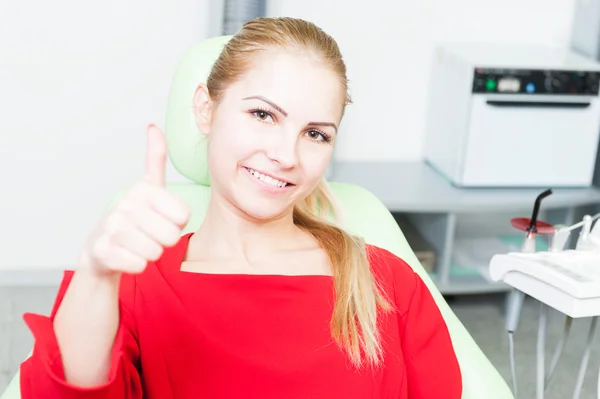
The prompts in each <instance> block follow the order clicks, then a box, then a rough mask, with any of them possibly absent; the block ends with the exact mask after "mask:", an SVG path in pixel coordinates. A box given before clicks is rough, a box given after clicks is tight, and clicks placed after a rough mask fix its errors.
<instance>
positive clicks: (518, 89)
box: [472, 68, 600, 96]
mask: <svg viewBox="0 0 600 399" xmlns="http://www.w3.org/2000/svg"><path fill="white" fill-rule="evenodd" d="M599 87H600V72H596V71H566V70H531V69H496V68H475V72H474V76H473V90H472V92H473V93H496V94H504V93H505V94H546V95H548V94H555V95H585V96H597V95H598V89H599Z"/></svg>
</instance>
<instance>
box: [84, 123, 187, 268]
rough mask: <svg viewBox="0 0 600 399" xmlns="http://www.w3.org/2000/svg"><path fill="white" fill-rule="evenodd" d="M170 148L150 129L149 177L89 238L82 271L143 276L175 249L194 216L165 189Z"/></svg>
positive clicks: (160, 133)
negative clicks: (166, 250)
mask: <svg viewBox="0 0 600 399" xmlns="http://www.w3.org/2000/svg"><path fill="white" fill-rule="evenodd" d="M166 164H167V145H166V139H165V136H164V134H163V133H162V132H161V131H160V129H158V128H157V127H156V126H154V125H151V126H150V127H149V128H148V145H147V155H146V173H145V175H144V177H143V178H142V179H141V180H140V181H138V182H137V183H135V184H134V185H133V187H132V188H131V189H130V190H129V191H128V192H127V193H126V194H125V196H124V198H123V199H122V200H121V201H120V202H119V203H118V204H117V205H116V206H115V207H114V208H113V209H112V210H111V211H110V212H109V213H108V214H107V215H106V217H105V218H104V219H103V220H102V221H101V222H100V224H99V225H98V227H97V228H96V229H95V231H94V232H93V233H92V235H91V236H90V238H89V239H88V240H87V243H86V244H85V246H84V248H83V251H82V253H81V261H80V268H85V269H87V270H88V271H92V272H94V274H98V275H114V274H119V273H141V272H142V271H144V269H145V268H146V266H147V264H148V262H149V261H155V260H157V259H158V258H160V256H161V255H162V253H163V250H164V248H165V247H169V246H173V245H175V244H176V243H177V242H178V240H179V239H180V237H181V234H182V229H183V228H184V227H185V225H186V224H187V222H188V220H189V217H190V210H189V207H188V206H187V205H186V204H185V203H184V202H183V201H182V200H181V199H180V198H178V197H176V196H175V195H174V194H172V193H170V192H169V191H167V189H166V188H165V174H166Z"/></svg>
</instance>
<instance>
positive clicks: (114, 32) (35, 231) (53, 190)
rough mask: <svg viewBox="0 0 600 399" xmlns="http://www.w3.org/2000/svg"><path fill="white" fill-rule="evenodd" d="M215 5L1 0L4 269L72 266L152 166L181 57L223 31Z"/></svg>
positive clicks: (200, 0) (0, 241)
mask: <svg viewBox="0 0 600 399" xmlns="http://www.w3.org/2000/svg"><path fill="white" fill-rule="evenodd" d="M208 4H209V0H169V1H162V0H111V1H101V2H89V1H79V0H53V1H32V0H29V1H24V0H19V1H17V0H8V1H0V42H1V44H0V274H2V269H6V268H9V267H16V268H22V267H42V266H48V267H59V268H60V267H72V266H73V265H74V261H75V258H76V256H77V251H78V249H79V247H80V246H81V244H82V242H83V240H84V239H85V235H86V234H87V233H88V232H89V231H90V230H91V228H92V227H93V226H94V224H95V223H96V222H97V221H98V220H99V217H100V215H101V213H102V211H103V209H104V207H105V206H106V205H107V203H108V201H109V199H110V198H111V197H112V196H113V195H114V194H115V193H116V192H117V190H119V189H120V188H123V187H127V186H129V185H130V184H131V183H132V182H133V181H134V180H135V179H137V178H138V177H139V176H140V174H141V173H142V171H143V165H144V164H143V161H144V151H145V147H144V146H145V132H146V126H147V125H148V124H149V123H157V124H158V125H159V126H160V125H162V124H163V119H164V110H165V108H166V103H167V96H168V92H169V88H170V84H171V79H172V76H173V73H174V71H175V67H176V64H177V63H178V62H179V59H180V57H181V55H182V54H183V53H184V52H185V51H186V50H187V49H188V48H189V47H190V46H192V45H193V44H195V43H196V42H198V41H199V40H201V39H203V38H205V37H207V34H208V32H209V29H212V28H213V25H212V24H211V21H210V20H211V18H210V16H211V15H210V12H211V11H210V9H209V7H208ZM170 174H171V176H175V178H178V177H177V174H176V173H175V172H174V171H173V170H171V171H170ZM0 280H1V276H0Z"/></svg>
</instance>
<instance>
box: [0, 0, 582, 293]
mask: <svg viewBox="0 0 600 399" xmlns="http://www.w3.org/2000/svg"><path fill="white" fill-rule="evenodd" d="M209 3H210V4H214V3H212V0H170V1H159V0H145V1H143V0H119V1H118V0H112V1H103V2H81V1H77V0H54V1H51V2H43V1H31V0H28V1H26V0H19V1H17V0H8V1H0V41H1V45H0V284H1V282H2V276H1V274H2V271H1V270H2V269H7V268H11V267H12V268H17V269H21V268H28V267H38V268H43V267H50V268H63V267H72V266H73V265H74V262H75V258H76V255H77V251H78V249H79V247H80V246H81V244H82V242H83V240H84V238H85V236H86V234H88V232H89V231H90V230H91V228H92V227H93V226H94V224H95V223H96V222H97V221H98V218H99V216H100V214H101V212H102V210H103V209H104V207H105V206H106V204H107V202H108V201H109V199H110V198H111V197H112V196H113V195H114V193H115V192H116V191H117V190H119V189H120V188H122V187H126V186H128V185H129V184H130V183H131V182H133V181H134V180H135V179H136V178H138V176H139V175H140V173H141V172H142V168H143V157H144V145H145V127H146V125H147V124H148V123H151V122H155V123H158V124H159V125H161V124H162V121H163V117H164V110H165V106H166V100H167V95H168V90H169V86H170V82H171V78H172V74H173V72H174V69H175V66H176V63H177V62H178V60H179V58H180V56H181V55H182V54H183V53H184V51H185V50H186V49H187V48H189V47H190V46H191V45H192V44H194V43H196V42H197V41H198V40H201V39H202V38H204V37H206V36H207V34H208V33H209V31H210V30H212V31H213V32H214V31H215V29H214V26H215V19H214V10H212V9H211V8H210V7H209ZM270 4H271V5H270V11H269V12H270V14H271V15H289V16H299V17H304V18H307V19H311V20H313V21H314V22H316V23H317V24H319V25H321V26H322V27H323V28H324V29H326V30H327V31H329V32H330V33H331V34H333V35H334V37H336V38H337V39H338V41H339V43H340V45H341V47H342V49H343V51H344V54H345V55H346V59H347V62H348V66H349V72H350V78H351V80H352V87H351V88H352V94H353V97H354V100H355V104H354V105H353V106H352V107H351V109H350V110H349V112H348V114H347V118H346V120H345V122H344V133H343V134H344V138H343V140H341V141H340V148H339V149H338V151H337V155H338V157H339V158H340V159H347V160H350V159H394V160H413V159H418V158H420V155H421V146H422V130H423V113H424V104H425V93H426V90H425V88H426V85H427V70H428V64H429V57H430V52H431V46H432V43H433V42H434V41H436V40H439V39H448V40H463V39H465V40H473V39H475V40H484V41H486V40H488V41H503V42H532V43H549V44H555V45H560V46H564V45H566V44H567V42H568V39H569V34H570V23H571V15H572V6H573V0H525V1H523V2H519V3H518V2H517V1H516V0H505V1H503V2H492V1H490V0H485V1H484V0H452V1H447V0H415V1H412V2H408V1H402V2H400V1H395V0H388V1H384V0H370V1H368V2H358V1H349V0H348V1H344V2H340V1H337V0H303V1H297V0H271V1H270ZM342 4H343V6H342ZM394 54H400V58H399V61H394V60H393V58H392V56H393V55H394ZM170 176H171V179H174V180H181V179H182V178H181V177H180V176H178V175H177V174H176V173H175V172H174V171H173V170H171V171H170ZM4 275H5V276H6V272H5V274H4ZM34 277H35V276H33V275H31V274H30V275H27V276H25V278H26V279H28V280H31V279H34Z"/></svg>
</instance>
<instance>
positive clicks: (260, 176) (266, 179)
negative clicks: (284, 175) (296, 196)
mask: <svg viewBox="0 0 600 399" xmlns="http://www.w3.org/2000/svg"><path fill="white" fill-rule="evenodd" d="M246 170H247V171H248V172H250V174H251V175H252V176H254V177H256V178H257V179H259V180H262V181H264V182H265V183H267V184H270V185H272V186H275V187H285V186H287V183H286V182H284V181H281V180H277V179H273V178H272V177H270V176H265V175H263V174H262V173H259V172H257V171H255V170H252V169H250V168H246Z"/></svg>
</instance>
